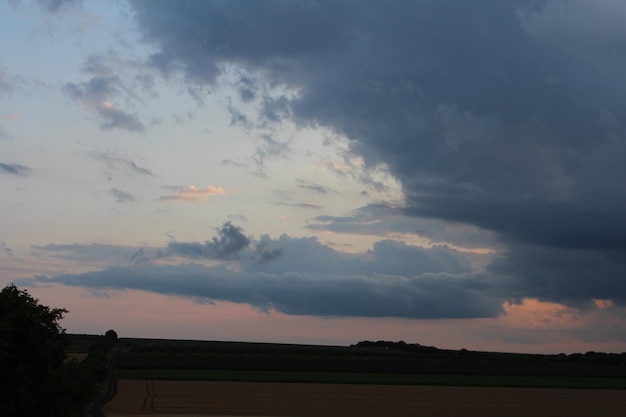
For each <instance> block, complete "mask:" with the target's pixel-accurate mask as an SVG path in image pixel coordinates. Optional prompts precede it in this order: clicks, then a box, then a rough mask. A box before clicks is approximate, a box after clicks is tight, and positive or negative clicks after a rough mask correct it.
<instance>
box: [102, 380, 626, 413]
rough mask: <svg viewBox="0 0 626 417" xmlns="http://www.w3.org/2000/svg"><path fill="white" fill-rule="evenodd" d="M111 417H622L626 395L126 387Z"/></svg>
mask: <svg viewBox="0 0 626 417" xmlns="http://www.w3.org/2000/svg"><path fill="white" fill-rule="evenodd" d="M104 412H105V414H106V415H107V416H108V417H135V416H146V415H148V416H150V415H151V416H185V417H190V416H299V417H305V416H306V417H309V416H310V417H345V416H365V417H368V416H377V417H379V416H388V417H392V416H397V417H401V416H407V417H408V416H411V417H416V416H428V417H439V416H441V417H447V416H455V417H473V416H476V417H488V416H498V417H517V416H520V417H522V416H524V417H526V416H539V417H541V416H546V417H547V416H550V417H559V416H564V417H565V416H567V417H576V416H584V417H589V416H595V417H602V416H607V417H609V416H610V417H619V416H626V391H624V390H587V389H557V388H484V387H437V386H407V385H348V384H345V385H344V384H306V383H298V384H293V383H251V382H209V381H193V382H189V381H145V380H144V381H138V380H120V381H119V382H118V392H117V395H116V396H115V398H114V399H113V400H112V401H111V402H109V403H108V404H107V405H106V406H105V407H104Z"/></svg>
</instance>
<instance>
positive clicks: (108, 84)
mask: <svg viewBox="0 0 626 417" xmlns="http://www.w3.org/2000/svg"><path fill="white" fill-rule="evenodd" d="M62 91H63V93H64V94H66V95H67V96H68V97H70V98H72V99H73V100H75V101H77V102H79V103H80V104H81V105H82V106H83V107H84V108H86V109H88V110H91V111H95V112H96V113H98V114H99V115H100V116H101V117H102V118H103V119H104V123H103V124H102V125H100V127H101V128H102V129H104V130H109V129H124V130H128V131H131V132H143V131H144V130H145V126H144V125H143V123H141V121H140V120H139V118H138V117H137V116H136V115H133V114H130V113H128V112H126V111H124V110H123V109H121V108H119V107H117V106H116V105H114V104H113V103H111V102H110V101H109V100H110V99H111V97H112V96H114V95H116V94H118V93H119V92H121V91H122V92H123V91H124V86H123V84H122V82H121V80H120V78H119V77H117V76H95V77H93V78H91V79H90V80H89V81H87V82H83V83H67V84H65V85H64V86H63V88H62Z"/></svg>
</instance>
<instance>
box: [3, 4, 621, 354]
mask: <svg viewBox="0 0 626 417" xmlns="http://www.w3.org/2000/svg"><path fill="white" fill-rule="evenodd" d="M624 21H626V3H624V2H623V1H621V0H604V1H593V2H592V1H587V0H520V1H507V0H502V1H497V2H495V1H482V0H475V1H462V0H456V1H455V0H446V1H427V0H424V1H400V0H397V1H385V2H382V1H364V0H358V1H356V0H355V1H349V0H339V1H336V0H335V1H324V0H302V1H269V0H268V1H236V0H232V1H227V2H224V1H202V2H198V1H175V2H173V1H144V0H141V1H139V0H138V1H132V0H118V1H116V2H104V1H89V0H84V1H80V0H72V1H70V0H65V1H63V0H38V1H37V0H9V1H5V2H0V28H1V29H0V32H1V34H2V36H0V50H1V51H2V54H0V192H1V195H2V198H1V199H0V284H2V285H3V286H4V285H6V284H9V283H11V282H14V283H15V284H16V285H18V286H19V287H23V288H26V289H28V291H29V292H30V293H31V294H32V295H34V296H35V297H36V298H38V299H39V300H40V301H41V302H42V303H44V304H47V305H52V306H54V307H64V308H67V309H68V310H70V313H69V314H68V315H67V316H66V318H65V319H64V320H63V323H62V324H63V325H64V327H66V328H67V330H68V331H70V332H80V333H103V332H104V331H106V330H108V329H109V328H114V329H115V330H116V331H117V332H118V333H119V334H120V335H121V336H137V337H163V338H188V339H211V340H242V341H273V342H295V343H314V344H339V345H347V344H351V343H356V342H358V341H360V340H365V339H369V340H379V339H386V340H405V341H406V342H411V343H421V344H425V345H433V346H438V347H442V348H468V349H481V350H497V351H517V352H545V353H558V352H577V351H578V352H585V351H589V350H595V351H611V352H621V351H626V214H625V213H626V163H625V161H626V125H625V120H626V71H624V68H625V66H626V54H624V48H625V47H626V26H624V24H623V22H624Z"/></svg>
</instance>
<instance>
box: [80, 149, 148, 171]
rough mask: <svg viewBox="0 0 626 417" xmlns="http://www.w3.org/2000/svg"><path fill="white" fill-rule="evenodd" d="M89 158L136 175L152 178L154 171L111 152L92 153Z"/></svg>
mask: <svg viewBox="0 0 626 417" xmlns="http://www.w3.org/2000/svg"><path fill="white" fill-rule="evenodd" d="M89 156H90V157H92V158H94V159H97V160H99V161H102V162H105V163H107V164H108V165H109V166H111V167H123V168H126V169H128V170H129V171H132V172H134V173H136V174H141V175H146V176H152V175H153V174H152V171H150V170H149V169H148V168H144V167H141V166H139V165H137V164H136V163H135V162H134V161H132V160H130V159H128V158H126V157H123V156H120V155H117V154H115V153H111V152H91V153H89Z"/></svg>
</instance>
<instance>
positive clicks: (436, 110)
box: [132, 0, 626, 300]
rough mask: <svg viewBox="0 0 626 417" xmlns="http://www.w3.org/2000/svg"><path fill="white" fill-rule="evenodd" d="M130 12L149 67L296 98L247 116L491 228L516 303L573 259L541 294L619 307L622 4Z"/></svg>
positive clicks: (430, 206) (432, 207)
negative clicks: (286, 124) (324, 134)
mask: <svg viewBox="0 0 626 417" xmlns="http://www.w3.org/2000/svg"><path fill="white" fill-rule="evenodd" d="M132 4H133V7H134V9H135V12H136V18H137V22H138V24H139V27H140V30H141V31H142V32H143V35H144V37H145V39H146V40H147V41H148V42H150V43H151V44H152V45H153V46H154V47H155V48H156V49H157V51H158V52H157V53H155V55H154V57H153V60H152V62H153V64H154V65H155V67H156V68H158V69H160V70H162V71H171V70H172V69H173V68H178V69H179V70H180V71H182V72H183V73H184V74H185V76H186V77H188V78H189V79H192V80H194V82H197V83H206V84H215V83H218V82H219V80H220V78H219V77H220V75H221V74H222V70H223V68H224V65H237V66H239V67H241V68H243V70H245V71H247V72H248V73H250V74H254V75H255V76H258V78H259V79H262V80H263V82H266V83H269V84H270V85H277V86H281V87H285V88H289V89H292V90H293V91H297V92H298V93H297V94H296V95H294V96H293V97H288V98H284V97H283V98H281V101H280V102H270V101H268V103H269V105H268V106H267V107H266V108H261V110H260V115H261V116H264V117H265V118H266V119H268V120H272V121H274V122H275V123H278V122H280V120H283V119H284V118H289V119H290V120H292V121H295V122H296V123H298V124H300V125H304V126H321V127H324V128H326V129H329V130H331V131H333V132H335V133H337V134H339V135H343V136H345V137H347V138H348V139H349V140H350V151H351V152H354V153H356V154H358V155H361V156H362V157H363V159H364V161H365V163H366V165H367V166H368V167H377V166H379V165H381V164H383V165H385V166H387V167H388V169H389V171H390V172H391V174H392V175H393V176H394V177H395V178H397V179H398V180H399V181H400V182H401V184H402V187H403V190H404V193H405V196H406V213H408V214H409V215H411V216H414V217H416V218H430V219H436V220H439V221H444V222H453V223H458V224H466V225H470V226H471V227H474V228H478V229H483V230H487V231H489V232H491V233H493V234H494V235H495V236H497V237H498V238H499V239H500V240H501V241H502V242H504V243H505V244H506V245H507V253H509V255H507V256H503V257H502V258H501V259H500V261H499V263H498V265H494V266H493V269H492V270H493V271H494V272H495V271H510V270H513V269H514V268H516V267H519V268H526V269H525V270H517V272H516V274H515V275H516V277H517V278H516V279H518V280H519V283H518V284H519V291H520V294H527V295H529V296H530V295H532V294H538V293H540V292H541V285H542V284H541V283H540V282H538V280H537V277H538V276H548V275H549V276H553V275H554V276H556V275H558V271H560V272H561V273H562V276H566V275H567V274H568V273H569V272H570V269H569V268H568V267H567V264H566V263H565V259H566V258H567V257H566V256H564V255H563V254H565V253H566V254H569V255H570V256H573V257H576V254H577V253H582V254H584V255H583V256H582V257H581V259H584V260H585V263H584V268H582V265H580V266H581V268H579V271H578V273H577V274H576V276H577V277H578V278H577V279H575V280H563V281H559V282H560V284H559V285H555V286H552V288H554V289H555V291H547V292H545V293H544V297H545V298H546V299H550V300H561V299H565V298H567V299H569V297H565V296H563V297H561V296H560V295H559V294H560V292H561V293H562V294H569V293H571V292H574V291H575V288H576V287H577V286H579V285H580V282H579V281H583V282H584V283H585V285H583V287H582V288H585V289H586V290H587V293H586V294H587V296H586V297H587V299H588V300H590V299H591V298H592V297H593V296H595V295H594V294H605V293H606V295H607V296H609V297H610V298H611V299H615V300H619V299H622V298H623V297H624V296H625V295H626V285H623V277H624V276H626V267H625V265H624V264H623V263H621V262H616V261H613V259H616V258H626V238H625V237H624V236H626V216H624V215H623V213H624V212H625V211H626V200H625V199H624V190H625V189H626V164H624V163H623V161H624V160H625V159H626V141H624V137H626V124H625V123H624V120H626V117H625V116H626V73H624V72H623V71H621V70H620V68H623V66H624V63H625V61H626V58H624V57H623V54H621V53H619V52H617V51H621V50H622V49H623V45H624V44H625V43H626V31H625V30H624V26H623V25H621V24H620V22H621V19H620V18H619V17H620V16H623V15H624V13H625V8H624V6H623V5H622V4H621V3H620V2H586V1H583V0H571V1H563V0H546V1H542V2H526V1H514V0H510V1H507V0H503V1H497V2H493V1H486V0H485V1H483V0H477V1H472V2H466V1H453V0H450V1H440V2H432V1H411V2H406V1H391V2H378V1H349V0H346V1H324V0H320V1H317V2H315V4H313V3H310V2H253V3H248V2H240V1H230V2H218V1H209V2H200V3H185V4H180V3H176V2H167V1H155V2H151V3H149V4H148V3H145V2H142V1H135V2H132ZM250 80H252V81H251V82H253V83H254V80H255V78H254V77H251V78H250ZM248 88H251V89H253V88H252V87H250V86H249V87H248ZM257 91H261V90H257ZM271 97H274V98H275V97H276V96H275V95H274V96H271ZM259 100H261V101H263V98H262V97H260V98H259ZM577 251H578V252H577ZM546 259H559V260H560V261H559V262H555V264H548V263H546V262H542V261H541V260H546ZM561 260H562V261H561ZM555 268H556V269H555ZM599 274H610V275H611V276H610V277H608V276H607V277H603V279H597V277H598V275H599ZM620 277H622V278H620ZM580 297H583V298H584V294H580Z"/></svg>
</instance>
